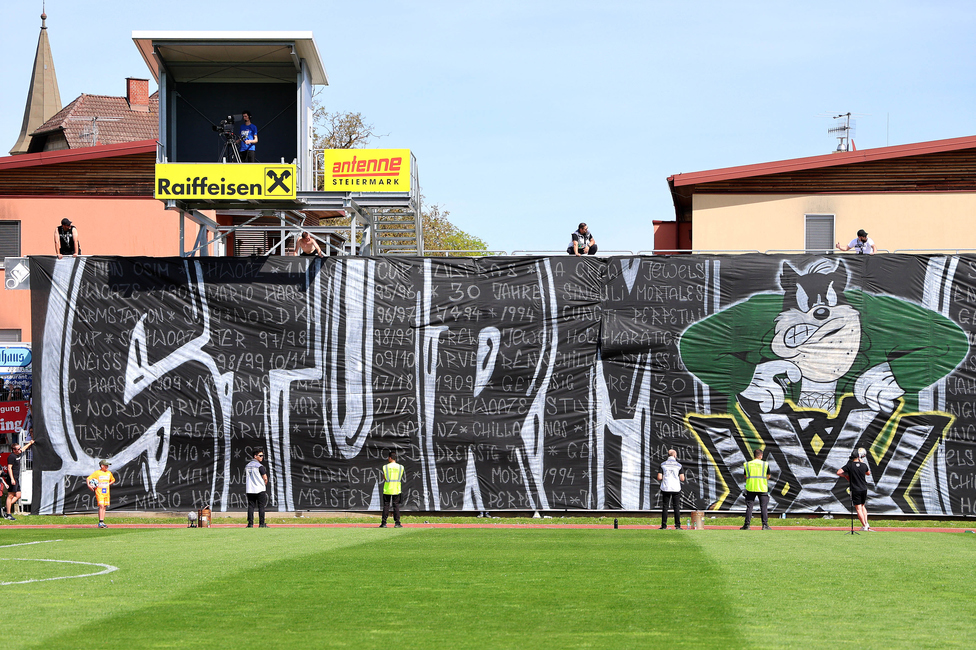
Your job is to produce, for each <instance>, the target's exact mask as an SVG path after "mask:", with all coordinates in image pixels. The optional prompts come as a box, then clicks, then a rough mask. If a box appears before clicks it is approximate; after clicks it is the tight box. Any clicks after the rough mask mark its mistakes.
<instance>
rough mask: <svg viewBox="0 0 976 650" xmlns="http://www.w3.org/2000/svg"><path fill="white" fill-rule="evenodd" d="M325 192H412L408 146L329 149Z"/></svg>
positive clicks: (326, 157)
mask: <svg viewBox="0 0 976 650" xmlns="http://www.w3.org/2000/svg"><path fill="white" fill-rule="evenodd" d="M324 154H325V158H324V161H325V164H324V165H322V168H323V170H324V171H325V188H324V189H325V191H326V192H409V191H410V150H409V149H326V150H325V151H324Z"/></svg>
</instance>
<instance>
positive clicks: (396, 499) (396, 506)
mask: <svg viewBox="0 0 976 650" xmlns="http://www.w3.org/2000/svg"><path fill="white" fill-rule="evenodd" d="M391 503H392V504H393V521H394V522H395V523H400V495H399V494H384V495H383V523H384V524H385V523H386V520H387V519H388V518H389V516H390V504H391Z"/></svg>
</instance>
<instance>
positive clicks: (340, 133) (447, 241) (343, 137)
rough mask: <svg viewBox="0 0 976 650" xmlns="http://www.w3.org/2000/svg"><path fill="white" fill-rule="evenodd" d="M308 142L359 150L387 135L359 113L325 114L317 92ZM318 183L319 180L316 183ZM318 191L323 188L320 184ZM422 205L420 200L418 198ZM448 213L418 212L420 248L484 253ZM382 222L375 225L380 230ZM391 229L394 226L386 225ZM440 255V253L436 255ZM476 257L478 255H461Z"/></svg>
mask: <svg viewBox="0 0 976 650" xmlns="http://www.w3.org/2000/svg"><path fill="white" fill-rule="evenodd" d="M312 110H313V122H312V142H313V146H314V148H315V150H316V151H318V150H321V149H361V148H363V147H366V146H367V145H368V144H369V143H370V142H371V141H372V140H373V139H374V138H382V137H385V136H386V135H389V134H383V135H380V134H377V133H376V129H375V127H374V126H373V125H372V124H370V123H368V122H366V121H365V120H364V119H363V115H362V113H353V112H352V111H347V112H342V111H327V110H326V109H325V107H324V106H323V105H322V101H321V99H320V98H319V96H318V92H316V94H315V95H314V96H313V97H312ZM319 183H321V180H320V181H319ZM318 189H320V190H322V189H324V187H323V186H322V185H321V184H320V185H319V187H318ZM421 203H423V197H421ZM450 214H451V213H450V212H449V211H448V210H443V209H442V208H441V206H440V205H439V204H437V203H434V204H432V205H430V206H428V207H426V208H424V209H422V210H421V227H422V228H423V236H424V249H425V250H437V251H444V250H450V251H459V250H464V251H487V250H488V244H487V243H485V241H484V240H483V239H481V238H479V237H476V236H474V235H471V234H469V233H466V232H464V231H463V230H461V229H460V228H458V227H457V226H455V225H454V224H453V223H451V222H450V220H448V216H449V215H450ZM383 221H384V220H383V219H380V221H379V223H377V224H376V227H377V229H378V230H382V229H383ZM321 223H322V225H328V226H340V227H347V226H348V225H349V218H338V219H323V220H322V222H321ZM388 227H390V228H393V227H395V226H393V225H390V226H388ZM439 254H440V255H443V254H444V253H439ZM465 254H466V255H478V253H465Z"/></svg>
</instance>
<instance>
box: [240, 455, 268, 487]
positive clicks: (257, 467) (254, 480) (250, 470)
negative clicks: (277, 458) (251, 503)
mask: <svg viewBox="0 0 976 650" xmlns="http://www.w3.org/2000/svg"><path fill="white" fill-rule="evenodd" d="M262 470H263V471H264V473H265V474H266V473H267V472H268V470H266V469H264V466H262V465H261V463H259V462H258V461H256V460H252V461H251V462H250V463H248V464H247V466H246V467H245V468H244V476H245V477H246V478H247V488H245V492H247V493H248V494H260V493H261V492H264V491H266V490H267V489H268V488H267V486H266V485H265V483H264V478H263V477H262V476H261V472H262Z"/></svg>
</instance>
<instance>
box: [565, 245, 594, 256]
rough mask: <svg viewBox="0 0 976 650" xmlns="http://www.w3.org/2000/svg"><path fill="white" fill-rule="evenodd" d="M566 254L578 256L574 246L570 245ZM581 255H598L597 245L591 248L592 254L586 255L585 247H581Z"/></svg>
mask: <svg viewBox="0 0 976 650" xmlns="http://www.w3.org/2000/svg"><path fill="white" fill-rule="evenodd" d="M566 252H567V253H569V254H570V255H576V253H574V252H573V245H572V244H570V245H569V248H567V249H566ZM579 254H580V255H596V244H593V245H592V246H590V252H588V253H584V252H583V247H582V246H580V248H579Z"/></svg>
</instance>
